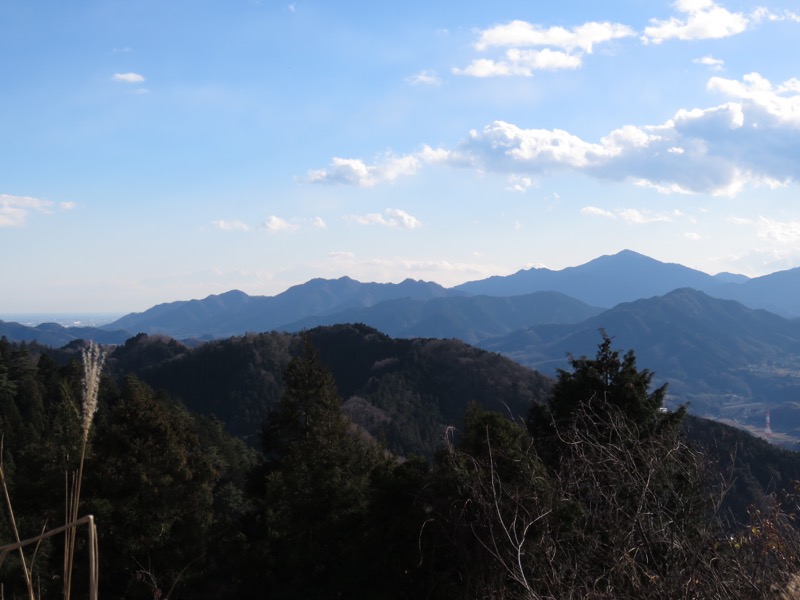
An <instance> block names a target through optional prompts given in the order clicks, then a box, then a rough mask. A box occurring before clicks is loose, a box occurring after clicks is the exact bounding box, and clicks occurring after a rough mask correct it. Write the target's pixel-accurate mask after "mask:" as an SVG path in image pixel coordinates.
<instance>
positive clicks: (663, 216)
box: [581, 206, 684, 225]
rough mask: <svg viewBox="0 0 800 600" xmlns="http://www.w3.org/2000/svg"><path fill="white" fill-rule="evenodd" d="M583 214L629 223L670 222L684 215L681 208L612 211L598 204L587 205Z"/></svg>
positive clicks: (583, 209)
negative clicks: (670, 209)
mask: <svg viewBox="0 0 800 600" xmlns="http://www.w3.org/2000/svg"><path fill="white" fill-rule="evenodd" d="M581 214H582V215H586V216H590V217H602V218H604V219H619V220H621V221H623V222H625V223H627V224H628V225H646V224H649V223H668V222H670V221H674V220H675V219H678V218H681V217H683V216H684V214H683V213H682V212H681V211H679V210H672V211H667V212H657V211H652V210H639V209H635V208H622V209H617V210H615V211H613V212H612V211H610V210H605V209H603V208H598V207H596V206H585V207H584V208H582V209H581Z"/></svg>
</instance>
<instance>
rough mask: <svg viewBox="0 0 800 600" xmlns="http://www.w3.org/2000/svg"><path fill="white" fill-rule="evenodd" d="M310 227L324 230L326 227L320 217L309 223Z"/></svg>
mask: <svg viewBox="0 0 800 600" xmlns="http://www.w3.org/2000/svg"><path fill="white" fill-rule="evenodd" d="M311 225H312V227H316V228H317V229H325V228H327V227H328V225H327V223H325V221H323V220H322V217H314V220H313V221H312V222H311Z"/></svg>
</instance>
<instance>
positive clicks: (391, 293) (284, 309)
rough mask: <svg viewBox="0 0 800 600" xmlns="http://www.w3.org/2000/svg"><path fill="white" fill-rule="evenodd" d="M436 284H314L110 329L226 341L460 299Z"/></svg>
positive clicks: (221, 299)
mask: <svg viewBox="0 0 800 600" xmlns="http://www.w3.org/2000/svg"><path fill="white" fill-rule="evenodd" d="M459 295H463V292H458V291H451V290H447V289H446V288H443V287H442V286H440V285H438V284H436V283H429V282H425V281H414V280H412V279H406V280H405V281H403V282H401V283H397V284H395V283H360V282H358V281H355V280H354V279H350V278H349V277H342V278H340V279H312V280H311V281H308V282H306V283H304V284H302V285H296V286H294V287H291V288H289V289H288V290H286V291H285V292H283V293H281V294H278V295H276V296H248V295H247V294H245V293H244V292H240V291H232V292H227V293H225V294H221V295H218V296H216V295H215V296H208V297H207V298H205V299H203V300H189V301H180V302H171V303H169V304H160V305H158V306H155V307H153V308H151V309H149V310H146V311H144V312H142V313H133V314H130V315H126V316H124V317H122V318H121V319H119V320H117V321H115V322H113V323H110V324H109V325H106V326H105V327H106V328H124V329H127V330H129V331H134V332H137V333H138V332H144V333H164V334H167V335H171V336H173V337H193V336H210V337H225V336H229V335H238V334H242V333H244V332H247V331H270V330H272V329H276V328H279V327H281V326H282V325H284V324H286V323H292V322H295V321H299V320H300V319H304V318H306V317H309V316H311V315H326V314H330V313H332V312H337V311H342V310H345V309H348V308H354V307H365V306H372V305H374V304H376V303H378V302H382V301H385V300H391V299H396V298H420V299H424V298H436V297H442V296H459Z"/></svg>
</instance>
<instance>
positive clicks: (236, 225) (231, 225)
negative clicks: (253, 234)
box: [211, 221, 250, 231]
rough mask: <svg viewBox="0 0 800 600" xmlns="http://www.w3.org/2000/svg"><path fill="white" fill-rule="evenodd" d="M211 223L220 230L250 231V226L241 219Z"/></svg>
mask: <svg viewBox="0 0 800 600" xmlns="http://www.w3.org/2000/svg"><path fill="white" fill-rule="evenodd" d="M211 224H212V225H213V226H214V227H216V228H217V229H221V230H222V231H250V226H249V225H248V224H247V223H243V222H241V221H213V222H212V223H211Z"/></svg>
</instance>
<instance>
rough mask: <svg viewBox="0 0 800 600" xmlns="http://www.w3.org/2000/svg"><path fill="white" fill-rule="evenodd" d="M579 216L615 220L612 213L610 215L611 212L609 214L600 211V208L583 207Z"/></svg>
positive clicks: (606, 211)
mask: <svg viewBox="0 0 800 600" xmlns="http://www.w3.org/2000/svg"><path fill="white" fill-rule="evenodd" d="M581 214H582V215H589V216H592V217H603V218H605V219H615V218H616V217H615V216H614V213H612V212H610V211H608V210H605V209H602V208H598V207H597V206H584V207H583V208H582V209H581Z"/></svg>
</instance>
